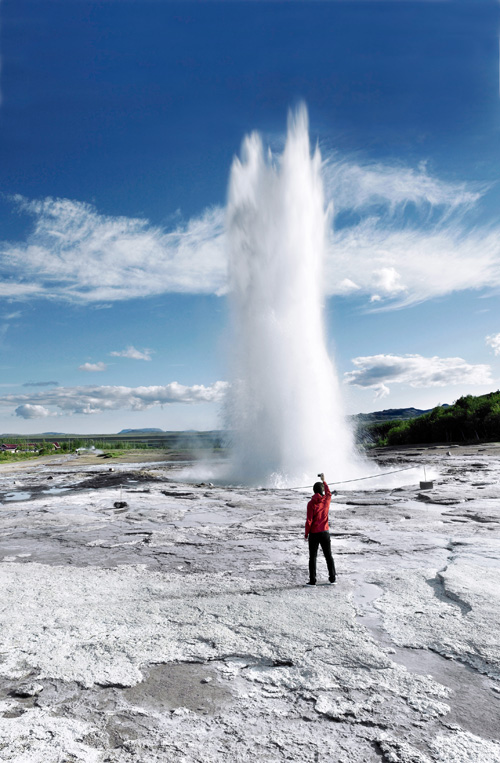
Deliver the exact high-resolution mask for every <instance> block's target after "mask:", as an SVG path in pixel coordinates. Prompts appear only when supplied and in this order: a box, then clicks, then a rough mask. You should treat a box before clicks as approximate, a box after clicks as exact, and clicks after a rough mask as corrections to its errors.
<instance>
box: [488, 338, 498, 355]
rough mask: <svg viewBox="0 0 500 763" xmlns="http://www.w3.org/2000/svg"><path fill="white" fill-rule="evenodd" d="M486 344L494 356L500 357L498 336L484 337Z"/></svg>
mask: <svg viewBox="0 0 500 763" xmlns="http://www.w3.org/2000/svg"><path fill="white" fill-rule="evenodd" d="M486 344H488V345H489V346H490V347H491V348H492V350H493V352H494V353H495V355H500V334H491V335H490V336H487V337H486Z"/></svg>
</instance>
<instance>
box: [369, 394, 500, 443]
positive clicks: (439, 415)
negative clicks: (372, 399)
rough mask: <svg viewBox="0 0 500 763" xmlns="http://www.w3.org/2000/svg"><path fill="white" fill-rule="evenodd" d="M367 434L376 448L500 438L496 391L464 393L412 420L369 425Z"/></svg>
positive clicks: (499, 413)
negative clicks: (453, 401) (455, 399)
mask: <svg viewBox="0 0 500 763" xmlns="http://www.w3.org/2000/svg"><path fill="white" fill-rule="evenodd" d="M367 434H368V435H369V439H370V440H371V442H372V443H373V444H374V445H376V446H377V447H382V446H384V445H417V444H419V443H428V442H432V443H436V442H442V443H447V442H463V443H467V442H478V441H481V440H485V441H488V440H489V441H491V440H500V390H497V391H496V392H490V393H488V394H487V395H479V396H477V397H476V396H474V395H465V396H464V397H460V398H459V399H458V400H457V401H456V402H455V403H454V404H453V405H450V406H447V407H443V406H441V405H438V406H436V408H433V410H432V411H430V412H429V413H424V414H423V415H422V416H418V417H417V418H414V419H409V420H406V421H402V420H393V421H384V422H379V423H376V424H372V425H369V426H368V432H367Z"/></svg>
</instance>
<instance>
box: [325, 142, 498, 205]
mask: <svg viewBox="0 0 500 763" xmlns="http://www.w3.org/2000/svg"><path fill="white" fill-rule="evenodd" d="M323 174H324V178H325V188H326V192H327V195H328V196H329V198H330V199H332V200H333V202H334V205H335V212H336V213H337V212H340V211H345V210H354V211H356V212H360V211H362V210H366V209H367V208H368V207H373V206H376V205H379V206H380V205H382V206H385V207H388V210H389V212H390V213H391V214H394V213H395V212H396V210H397V209H398V208H399V212H401V211H403V210H404V208H405V207H406V206H407V205H408V204H413V205H415V206H417V207H419V208H420V209H421V210H422V209H423V211H424V212H426V213H428V212H429V211H430V210H431V209H432V208H434V209H435V210H437V211H439V212H440V213H441V214H449V213H450V212H451V211H453V210H456V209H458V208H460V207H462V208H463V207H470V206H472V205H473V204H475V203H476V202H477V201H478V200H479V199H480V198H481V195H482V194H483V193H484V191H485V190H486V188H485V186H483V185H480V184H474V185H473V186H472V187H469V185H468V184H467V183H463V182H461V183H453V182H446V181H443V180H440V179H439V178H436V177H432V175H430V174H429V172H428V171H427V166H426V164H425V162H422V163H421V164H420V165H419V167H418V168H417V169H413V168H412V167H405V166H404V165H401V164H400V165H388V164H383V163H381V162H378V163H366V164H362V163H360V162H356V161H353V160H346V159H343V158H342V157H341V156H339V155H338V154H332V155H331V156H330V157H328V158H327V159H326V161H325V162H324V168H323Z"/></svg>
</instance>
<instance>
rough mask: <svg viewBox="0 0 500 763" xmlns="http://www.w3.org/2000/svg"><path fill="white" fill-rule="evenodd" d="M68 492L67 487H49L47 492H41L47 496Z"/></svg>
mask: <svg viewBox="0 0 500 763" xmlns="http://www.w3.org/2000/svg"><path fill="white" fill-rule="evenodd" d="M68 490H71V488H69V487H50V488H48V489H47V490H42V493H46V494H47V495H57V494H58V493H66V492H67V491H68Z"/></svg>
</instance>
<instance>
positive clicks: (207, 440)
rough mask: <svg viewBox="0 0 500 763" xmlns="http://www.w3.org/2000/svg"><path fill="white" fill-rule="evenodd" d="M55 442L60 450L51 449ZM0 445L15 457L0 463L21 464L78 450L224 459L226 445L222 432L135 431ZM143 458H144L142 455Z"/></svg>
mask: <svg viewBox="0 0 500 763" xmlns="http://www.w3.org/2000/svg"><path fill="white" fill-rule="evenodd" d="M55 442H57V443H58V445H59V448H55V447H54V443H55ZM0 443H5V444H9V445H16V446H17V448H18V452H17V453H13V452H9V451H6V452H2V451H0V462H5V461H20V460H24V459H27V458H37V457H38V456H46V455H49V454H53V453H57V454H61V453H74V452H75V451H76V450H78V449H80V448H88V449H90V448H95V449H96V450H100V451H104V452H105V453H106V455H107V456H108V457H112V458H118V457H120V456H123V455H126V454H128V453H130V452H131V451H147V450H155V451H158V450H160V451H166V454H165V455H166V458H168V459H171V458H172V459H177V460H180V459H186V460H188V459H191V458H194V457H196V455H197V454H200V453H202V454H203V455H204V456H206V455H207V454H212V455H214V456H217V455H223V454H224V452H225V441H224V435H223V433H222V432H219V431H213V432H191V431H189V432H163V431H161V430H158V431H148V430H145V431H144V432H141V431H134V432H130V433H123V434H114V435H84V436H81V435H69V434H61V433H58V434H55V433H54V434H53V435H42V436H40V435H27V436H24V437H19V436H16V435H9V434H7V435H3V436H2V437H1V438H0ZM145 456H146V454H145Z"/></svg>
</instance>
